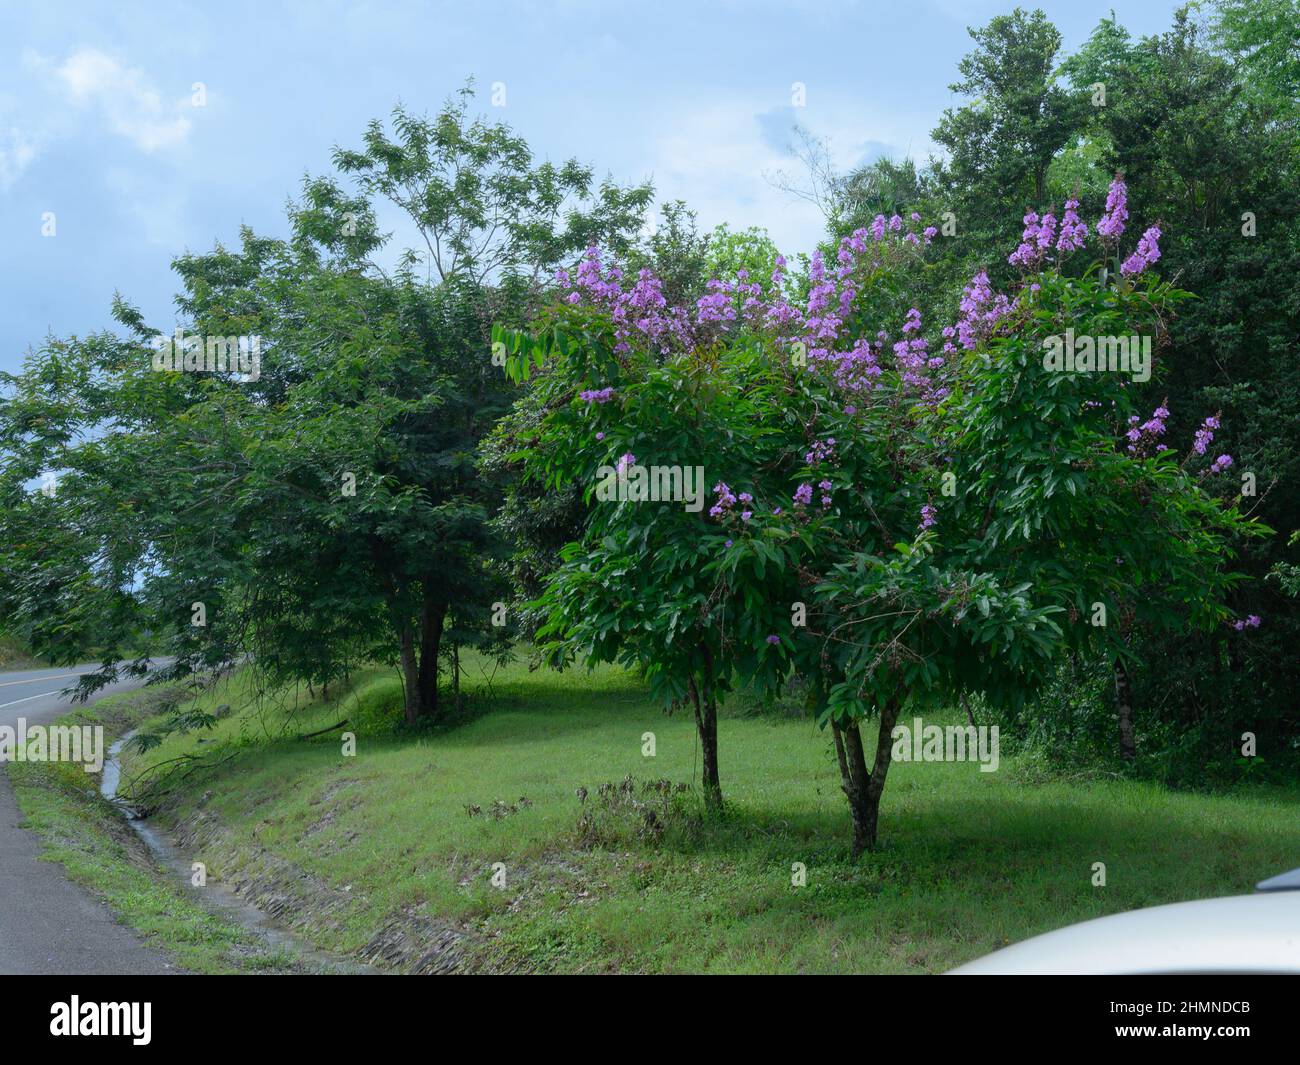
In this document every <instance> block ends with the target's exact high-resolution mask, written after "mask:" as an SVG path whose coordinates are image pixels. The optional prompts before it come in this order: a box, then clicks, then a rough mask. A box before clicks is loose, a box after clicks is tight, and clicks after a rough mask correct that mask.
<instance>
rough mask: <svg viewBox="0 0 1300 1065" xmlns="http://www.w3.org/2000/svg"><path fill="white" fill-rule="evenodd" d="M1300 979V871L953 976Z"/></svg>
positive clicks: (1103, 920) (1005, 955)
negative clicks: (1281, 976)
mask: <svg viewBox="0 0 1300 1065" xmlns="http://www.w3.org/2000/svg"><path fill="white" fill-rule="evenodd" d="M1175 973H1216V974H1226V973H1241V974H1247V973H1250V974H1291V975H1300V869H1295V870H1292V871H1291V872H1289V873H1283V874H1282V875H1281V876H1276V877H1273V878H1271V879H1270V880H1265V881H1263V882H1262V883H1260V884H1259V885H1258V890H1257V892H1256V894H1254V895H1233V896H1229V897H1226V898H1218V899H1200V900H1198V901H1195V902H1176V903H1173V904H1171V905H1167V906H1151V907H1148V908H1146V909H1141V910H1130V911H1129V912H1127V913H1117V914H1112V915H1111V916H1109V917H1099V918H1097V919H1095V920H1092V921H1083V922H1080V923H1079V924H1073V925H1069V926H1068V927H1066V928H1059V929H1057V930H1056V931H1054V932H1047V933H1045V934H1043V935H1040V936H1034V937H1033V938H1032V939H1026V940H1025V941H1024V942H1022V943H1016V944H1014V945H1012V946H1010V947H1006V948H1004V949H1002V950H997V951H994V952H993V953H992V954H988V955H985V956H984V957H982V958H977V959H975V960H974V961H971V962H967V963H966V964H965V965H961V966H958V967H957V968H956V969H953V970H952V974H953V975H960V976H979V975H1041V976H1047V975H1065V974H1072V975H1118V974H1175Z"/></svg>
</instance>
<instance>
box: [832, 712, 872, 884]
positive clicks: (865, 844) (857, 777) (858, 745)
mask: <svg viewBox="0 0 1300 1065" xmlns="http://www.w3.org/2000/svg"><path fill="white" fill-rule="evenodd" d="M831 728H832V729H833V730H834V734H835V754H836V756H837V757H838V758H839V763H840V783H841V786H842V787H843V788H844V795H845V797H846V798H847V799H848V800H849V816H850V817H851V818H852V819H853V857H854V858H856V857H857V856H858V855H859V854H861V853H862V852H863V851H864V850H867V849H868V848H869V847H871V846H872V845H873V844H874V843H875V841H876V840H875V833H874V830H873V829H871V828H869V827H868V826H869V825H870V824H871V817H870V811H869V810H868V792H867V785H868V784H869V783H870V776H871V774H869V773H868V772H867V759H866V756H865V755H864V754H863V753H862V733H861V732H860V731H859V730H858V723H857V722H856V721H850V722H849V723H848V724H847V725H844V726H843V727H841V726H839V725H837V724H835V723H834V722H832V723H831Z"/></svg>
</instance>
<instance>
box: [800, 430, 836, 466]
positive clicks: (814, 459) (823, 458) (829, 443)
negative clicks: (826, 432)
mask: <svg viewBox="0 0 1300 1065" xmlns="http://www.w3.org/2000/svg"><path fill="white" fill-rule="evenodd" d="M834 457H835V437H833V436H829V437H827V438H826V439H825V440H814V441H813V442H812V444H811V445H810V447H809V450H808V453H807V454H806V455H804V457H803V460H804V462H806V463H807V464H808V465H809V466H816V465H817V464H818V463H819V462H829V461H830V460H831V459H833V458H834Z"/></svg>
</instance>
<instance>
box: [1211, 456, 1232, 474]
mask: <svg viewBox="0 0 1300 1065" xmlns="http://www.w3.org/2000/svg"><path fill="white" fill-rule="evenodd" d="M1231 465H1232V456H1231V455H1220V456H1219V457H1218V458H1217V459H1215V460H1214V462H1212V463H1211V464H1210V472H1211V473H1222V472H1223V471H1224V470H1226V469H1227V468H1228V467H1229V466H1231Z"/></svg>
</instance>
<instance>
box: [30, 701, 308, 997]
mask: <svg viewBox="0 0 1300 1065" xmlns="http://www.w3.org/2000/svg"><path fill="white" fill-rule="evenodd" d="M150 694H152V693H150ZM149 705H150V701H149V698H148V697H145V696H143V695H141V694H134V693H133V694H132V695H131V696H125V695H118V696H109V697H107V698H105V699H102V700H100V701H98V702H96V703H95V704H94V705H92V706H90V707H87V708H86V709H84V710H81V711H78V712H76V713H74V714H70V715H67V716H66V717H64V718H63V719H61V720H62V721H63V722H65V723H69V724H71V723H77V724H96V725H103V726H104V730H105V735H106V737H107V739H106V742H109V741H111V739H112V738H113V737H115V736H117V735H120V734H121V733H122V732H123V731H125V729H126V728H127V727H129V724H130V722H131V721H132V720H133V719H134V718H137V717H139V716H141V714H142V713H147V712H148V707H149ZM7 768H8V772H9V778H10V782H11V783H12V785H13V788H14V794H15V797H16V799H17V802H18V807H19V809H20V810H21V812H22V814H23V819H24V827H25V828H28V829H30V830H32V831H33V832H35V833H36V834H37V835H38V836H39V837H40V838H41V840H42V844H43V845H42V854H41V857H42V859H43V860H46V861H52V862H58V863H59V864H61V865H62V866H63V867H64V870H65V872H66V873H67V875H68V876H69V877H70V878H71V879H72V880H74V881H76V882H77V883H78V884H81V885H82V886H83V887H85V888H87V889H88V890H89V891H90V892H91V893H92V894H93V895H95V896H96V897H98V898H100V899H101V900H102V901H103V902H104V903H106V904H107V905H108V906H109V907H110V909H111V910H112V911H113V912H114V913H115V914H116V915H117V917H118V918H119V919H120V920H122V921H124V922H125V923H126V924H128V925H130V926H131V927H132V928H134V929H135V930H136V932H138V933H139V934H140V935H141V936H142V938H143V939H144V940H145V942H146V943H148V944H149V945H150V946H152V947H154V948H155V949H158V950H160V951H162V952H163V953H164V954H166V955H167V956H168V957H169V958H170V959H171V960H172V961H173V962H175V963H176V965H177V966H178V967H179V968H180V969H182V970H184V971H187V972H194V973H260V972H296V971H300V970H301V968H302V966H301V964H300V963H299V962H297V961H296V959H294V958H293V957H292V956H290V955H289V954H288V953H286V952H285V951H284V950H283V949H278V948H270V947H268V946H267V945H266V944H264V943H262V942H261V941H260V940H259V939H258V938H257V937H255V936H253V935H251V934H250V933H249V932H247V931H246V930H245V929H244V928H243V927H242V926H240V925H239V924H237V923H236V922H234V921H232V920H229V919H226V918H224V917H222V916H220V915H219V914H216V913H213V912H211V911H209V910H208V909H206V908H205V907H204V906H202V905H201V904H199V902H198V901H197V900H196V898H195V897H194V896H193V895H192V894H191V893H190V892H188V891H187V890H186V889H185V888H184V887H183V886H182V885H181V884H180V883H179V882H178V880H177V879H175V878H173V877H170V876H168V875H167V874H166V873H165V872H164V871H162V870H161V869H159V868H158V867H157V865H156V864H155V863H154V862H153V861H152V860H151V859H150V857H149V854H148V850H147V848H146V847H145V846H144V844H143V843H142V842H141V841H140V840H139V838H138V837H137V836H136V835H135V833H134V832H133V831H132V830H131V829H130V827H129V826H127V825H126V823H125V822H124V821H123V820H122V818H121V817H120V816H119V815H118V814H117V813H116V812H115V811H114V809H113V807H112V806H111V805H110V804H109V803H108V802H106V801H105V800H104V799H103V798H101V796H100V794H99V790H98V782H99V777H98V776H91V775H88V774H87V773H86V772H85V770H84V769H83V768H82V767H81V766H80V765H77V764H71V763H67V762H62V763H50V762H45V763H41V762H15V763H11V764H10V765H9V766H8V767H7Z"/></svg>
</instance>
